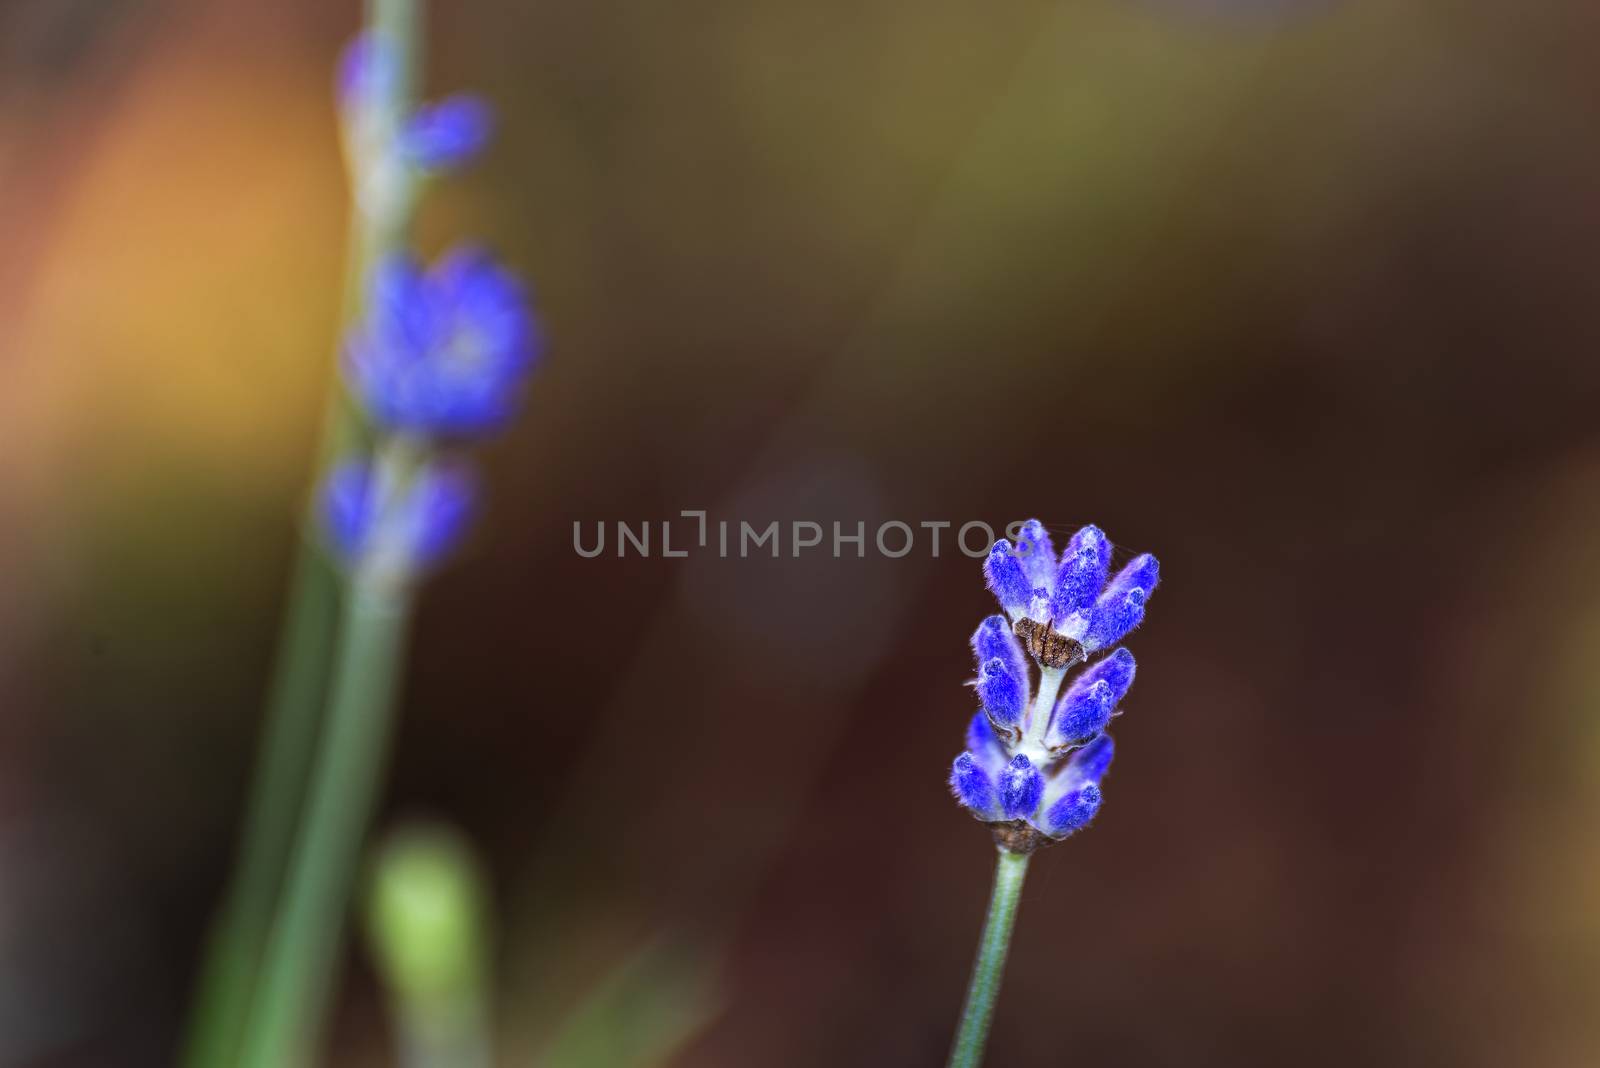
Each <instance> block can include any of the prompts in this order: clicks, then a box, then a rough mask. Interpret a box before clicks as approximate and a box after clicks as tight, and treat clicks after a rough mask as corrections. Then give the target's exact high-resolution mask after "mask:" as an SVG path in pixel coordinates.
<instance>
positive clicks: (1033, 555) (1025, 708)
mask: <svg viewBox="0 0 1600 1068" xmlns="http://www.w3.org/2000/svg"><path fill="white" fill-rule="evenodd" d="M1110 559H1111V543H1110V542H1109V541H1108V540H1107V539H1106V536H1105V534H1104V533H1103V532H1102V531H1101V530H1100V529H1099V528H1098V527H1094V526H1088V527H1084V528H1083V529H1082V530H1080V531H1078V532H1077V533H1076V534H1074V535H1073V536H1072V539H1071V541H1069V542H1068V543H1067V547H1066V549H1065V550H1063V552H1062V553H1061V555H1060V556H1059V557H1058V556H1057V555H1056V552H1055V547H1054V546H1053V545H1052V544H1051V540H1050V535H1049V532H1048V531H1046V530H1045V528H1044V526H1043V524H1041V523H1039V521H1038V520H1030V521H1029V522H1028V523H1026V524H1024V525H1023V527H1022V529H1021V531H1020V532H1019V535H1018V537H1017V542H1016V544H1015V545H1012V544H1011V543H1009V542H1006V541H1001V542H998V543H997V544H996V545H995V546H994V548H993V550H992V551H991V552H990V554H989V557H988V559H987V560H986V561H985V562H984V576H985V579H986V580H987V582H988V586H989V588H990V589H991V590H992V591H994V594H995V596H996V598H997V599H998V600H999V602H1000V606H1001V608H1003V609H1004V610H1005V613H1006V614H1005V615H995V616H990V617H989V618H987V619H985V620H984V621H983V622H982V623H980V624H979V625H978V629H977V631H976V632H974V634H973V636H972V649H973V653H974V654H975V656H976V658H977V666H978V676H977V678H976V679H974V680H973V685H974V687H975V688H976V689H977V691H978V698H979V700H980V701H981V702H982V706H983V707H982V708H981V709H979V711H978V713H977V714H976V715H975V716H974V717H973V719H972V723H971V725H970V726H969V728H968V731H967V748H966V751H965V752H963V753H962V754H961V755H960V756H958V757H957V758H956V762H955V766H954V768H953V769H952V771H951V775H950V787H951V790H952V791H953V792H954V793H955V795H956V798H957V800H959V801H960V802H961V803H962V804H963V805H965V806H966V807H967V808H969V809H970V810H972V812H973V814H974V815H976V816H977V817H978V818H979V819H982V820H985V821H988V822H990V823H995V824H1002V825H1007V826H1006V827H1005V828H1003V830H1004V832H1005V833H1006V835H1007V837H1006V838H1005V841H1006V842H1007V843H1008V845H1007V848H1014V849H1015V850H1016V851H1027V850H1029V849H1032V848H1033V847H1034V846H1036V845H1037V844H1038V842H1039V841H1040V840H1041V839H1040V836H1043V838H1045V839H1059V838H1065V837H1066V836H1067V835H1070V834H1072V833H1073V832H1074V831H1077V830H1079V829H1080V828H1082V827H1084V826H1086V825H1087V824H1088V823H1089V821H1090V820H1091V819H1093V818H1094V815H1095V813H1096V812H1097V811H1099V808H1100V800H1101V795H1100V781H1101V779H1102V778H1104V776H1105V774H1106V771H1107V769H1108V768H1109V767H1110V766H1111V756H1112V752H1113V746H1112V741H1111V738H1110V736H1109V735H1107V734H1106V733H1105V730H1106V727H1107V726H1108V725H1109V724H1110V722H1111V718H1112V717H1113V716H1114V715H1116V714H1117V706H1118V704H1119V703H1120V702H1121V701H1122V699H1123V697H1124V696H1125V695H1126V694H1127V692H1128V689H1129V687H1130V686H1132V685H1133V678H1134V672H1135V667H1136V665H1135V664H1134V659H1133V654H1132V653H1130V652H1129V651H1128V650H1127V649H1116V650H1115V651H1113V652H1111V653H1110V654H1109V655H1107V656H1104V657H1101V658H1100V659H1099V660H1097V661H1096V662H1095V663H1093V664H1091V665H1089V666H1088V667H1087V668H1086V669H1085V670H1084V671H1083V672H1082V673H1081V674H1080V675H1079V676H1078V677H1077V679H1076V680H1074V682H1073V683H1072V685H1071V686H1070V687H1069V688H1068V689H1067V692H1066V694H1065V696H1062V697H1061V698H1060V699H1059V700H1057V694H1058V693H1059V692H1060V689H1061V685H1062V683H1063V681H1064V680H1065V677H1066V673H1067V670H1068V669H1069V668H1070V667H1071V666H1072V665H1073V664H1075V663H1079V662H1081V661H1084V660H1086V659H1087V658H1088V656H1089V655H1090V654H1091V653H1093V652H1095V651H1096V650H1099V649H1102V648H1104V647H1105V646H1107V645H1110V644H1112V643H1114V642H1116V641H1117V640H1118V639H1120V638H1122V637H1123V636H1124V635H1125V634H1127V633H1128V632H1129V631H1131V630H1132V629H1133V628H1134V627H1136V626H1138V625H1139V622H1140V621H1141V620H1142V619H1143V618H1144V606H1145V602H1146V601H1147V599H1148V598H1149V595H1150V593H1151V592H1152V591H1153V590H1154V589H1155V587H1156V583H1157V582H1158V581H1159V578H1160V568H1159V565H1158V564H1157V563H1156V559H1155V557H1153V556H1151V555H1149V554H1148V553H1146V554H1144V555H1141V556H1138V557H1135V558H1134V559H1133V560H1132V561H1131V562H1130V563H1129V564H1128V565H1127V566H1126V567H1124V568H1123V569H1122V570H1121V571H1120V572H1119V573H1118V574H1117V576H1116V577H1115V578H1113V579H1112V580H1111V581H1110V583H1107V582H1106V574H1107V572H1108V571H1109V565H1110ZM1025 651H1026V652H1027V653H1028V654H1031V656H1032V659H1033V660H1034V661H1035V662H1036V663H1037V664H1038V666H1039V680H1038V685H1037V686H1034V685H1032V683H1031V680H1030V678H1029V671H1028V667H1027V661H1028V657H1026V656H1024V652H1025Z"/></svg>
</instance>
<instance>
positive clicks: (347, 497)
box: [321, 460, 473, 574]
mask: <svg viewBox="0 0 1600 1068" xmlns="http://www.w3.org/2000/svg"><path fill="white" fill-rule="evenodd" d="M397 467H399V465H397V464H383V463H379V464H376V465H375V464H371V463H368V462H367V461H365V460H351V461H347V462H345V463H343V464H340V465H339V466H338V467H336V468H334V469H333V471H332V473H331V474H329V476H328V478H327V479H326V481H325V482H324V483H323V487H322V492H321V505H322V515H323V520H324V523H325V525H326V528H327V531H328V539H329V541H330V543H331V544H332V547H333V549H334V551H335V553H336V555H337V556H338V557H339V558H340V559H341V560H343V561H344V562H345V563H347V564H351V565H353V564H356V563H359V562H362V561H377V562H378V566H382V567H386V568H389V569H391V570H393V571H396V572H398V573H401V574H411V573H415V572H416V571H418V570H420V569H422V568H425V567H427V566H428V565H431V564H433V563H436V562H437V561H438V560H439V559H440V558H441V557H443V556H444V554H445V553H447V552H449V551H450V550H451V549H452V548H454V546H455V545H456V543H457V542H459V541H460V539H461V536H462V534H463V532H464V531H465V529H466V525H467V520H468V518H469V517H470V515H471V512H472V502H473V488H472V481H471V479H470V477H469V476H468V475H467V474H466V473H465V472H464V471H463V470H461V469H459V468H456V467H451V466H445V465H440V464H426V465H424V466H422V467H421V468H420V469H419V470H417V471H415V472H414V473H410V474H407V473H406V472H404V471H401V470H397Z"/></svg>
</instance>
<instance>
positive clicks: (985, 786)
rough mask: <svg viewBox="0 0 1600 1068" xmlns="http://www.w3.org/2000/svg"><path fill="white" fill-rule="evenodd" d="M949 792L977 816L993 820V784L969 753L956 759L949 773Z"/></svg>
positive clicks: (994, 807) (994, 806) (994, 805)
mask: <svg viewBox="0 0 1600 1068" xmlns="http://www.w3.org/2000/svg"><path fill="white" fill-rule="evenodd" d="M950 790H951V792H952V793H954V794H955V795H956V800H957V801H960V802H961V803H962V804H963V805H966V806H967V807H968V808H970V809H972V811H974V812H976V813H977V814H978V815H980V816H983V817H985V818H988V819H993V818H994V815H995V811H996V807H997V806H996V804H995V791H994V783H992V782H990V781H989V775H988V773H987V772H985V771H984V770H983V768H982V767H981V766H980V765H979V763H978V762H977V761H976V760H974V759H973V756H972V754H971V753H962V754H961V755H960V756H958V757H956V762H955V766H954V767H953V768H952V769H951V771H950Z"/></svg>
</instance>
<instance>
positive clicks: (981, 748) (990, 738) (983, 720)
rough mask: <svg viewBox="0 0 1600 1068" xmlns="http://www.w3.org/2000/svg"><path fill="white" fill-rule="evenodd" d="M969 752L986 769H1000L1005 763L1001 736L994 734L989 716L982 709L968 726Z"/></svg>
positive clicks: (973, 716)
mask: <svg viewBox="0 0 1600 1068" xmlns="http://www.w3.org/2000/svg"><path fill="white" fill-rule="evenodd" d="M967 751H968V752H969V753H971V754H973V756H975V757H976V758H977V760H978V763H980V764H982V765H983V766H984V767H986V768H998V767H999V766H1000V765H1001V764H1002V763H1004V762H1005V750H1004V748H1003V747H1002V746H1001V744H1000V736H999V735H998V734H996V733H995V732H994V724H992V723H990V722H989V714H988V713H987V712H985V711H984V710H983V709H981V708H980V709H979V710H978V711H977V712H974V713H973V715H972V722H971V723H969V724H967Z"/></svg>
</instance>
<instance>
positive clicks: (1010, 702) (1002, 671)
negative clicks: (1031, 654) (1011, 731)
mask: <svg viewBox="0 0 1600 1068" xmlns="http://www.w3.org/2000/svg"><path fill="white" fill-rule="evenodd" d="M978 698H979V700H981V701H982V702H983V709H984V711H985V712H987V713H989V718H990V719H992V720H994V722H995V723H997V724H998V725H1000V726H1002V727H1012V726H1015V725H1016V724H1017V723H1018V722H1019V721H1020V720H1021V719H1022V711H1023V709H1024V708H1026V707H1027V703H1028V690H1027V687H1026V686H1025V685H1024V684H1023V683H1022V681H1021V680H1020V679H1018V678H1016V677H1015V676H1014V675H1012V674H1011V673H1010V672H1009V671H1007V670H1006V665H1005V661H1003V660H1001V659H1000V658H999V657H994V658H992V659H990V660H988V661H985V662H984V663H983V664H982V665H981V666H980V667H979V668H978Z"/></svg>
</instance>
